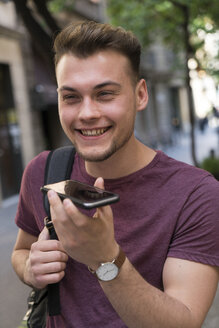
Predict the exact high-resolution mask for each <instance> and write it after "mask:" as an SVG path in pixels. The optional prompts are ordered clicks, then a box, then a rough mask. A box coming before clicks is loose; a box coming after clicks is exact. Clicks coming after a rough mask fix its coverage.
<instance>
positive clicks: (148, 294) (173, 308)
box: [100, 258, 218, 328]
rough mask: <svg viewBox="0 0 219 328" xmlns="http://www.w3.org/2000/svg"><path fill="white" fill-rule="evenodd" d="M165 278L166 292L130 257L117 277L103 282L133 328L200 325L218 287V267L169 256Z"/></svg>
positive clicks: (192, 327) (107, 294)
mask: <svg viewBox="0 0 219 328" xmlns="http://www.w3.org/2000/svg"><path fill="white" fill-rule="evenodd" d="M163 281H164V292H162V291H160V290H158V289H157V288H155V287H153V286H151V285H150V284H149V283H147V282H146V281H145V280H144V279H143V278H142V277H141V276H140V274H139V273H138V272H137V271H136V270H135V269H134V267H133V266H132V264H131V263H130V262H129V261H128V260H126V262H125V263H124V265H123V267H122V270H121V272H120V275H119V276H118V277H117V278H116V279H115V280H112V281H111V282H100V284H101V286H102V288H103V290H104V292H105V294H106V296H107V297H108V299H109V301H110V302H111V304H112V305H113V307H114V309H115V310H116V312H117V313H118V314H119V316H120V317H121V318H122V320H123V321H124V322H125V323H126V325H127V326H128V327H129V328H132V327H133V328H136V327H139V328H140V327H142V328H143V327H148V328H160V327H162V328H188V327H189V328H200V327H201V325H202V323H203V321H204V319H205V316H206V314H207V312H208V310H209V307H210V306H211V304H212V301H213V298H214V296H215V293H216V290H217V284H218V269H217V268H215V267H210V266H207V265H204V264H200V263H195V262H191V261H186V260H180V259H175V258H168V259H167V260H166V263H165V266H164V271H163Z"/></svg>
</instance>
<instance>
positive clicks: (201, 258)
mask: <svg viewBox="0 0 219 328" xmlns="http://www.w3.org/2000/svg"><path fill="white" fill-rule="evenodd" d="M167 257H175V258H179V259H182V260H188V261H194V262H198V263H202V264H207V265H211V266H217V267H219V257H216V256H212V255H209V254H200V253H189V252H185V251H183V252H182V251H171V252H169V253H168V255H167Z"/></svg>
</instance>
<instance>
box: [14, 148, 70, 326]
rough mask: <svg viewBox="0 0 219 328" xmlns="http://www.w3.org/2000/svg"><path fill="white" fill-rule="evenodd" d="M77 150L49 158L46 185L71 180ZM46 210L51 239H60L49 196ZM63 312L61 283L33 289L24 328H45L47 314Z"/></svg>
mask: <svg viewBox="0 0 219 328" xmlns="http://www.w3.org/2000/svg"><path fill="white" fill-rule="evenodd" d="M74 156H75V149H74V147H73V146H66V147H61V148H57V149H55V150H53V151H51V152H50V153H49V155H48V157H47V162H46V167H45V174H44V185H46V184H50V183H55V182H59V181H63V180H68V179H70V175H71V171H72V165H73V163H74ZM43 202H44V208H45V211H46V213H47V217H46V218H45V225H46V226H47V228H48V230H49V234H50V238H51V239H58V238H57V235H56V233H55V229H54V227H53V225H52V222H51V219H50V206H49V201H48V198H47V195H46V194H45V195H44V200H43ZM60 312H61V308H60V299H59V283H56V284H50V285H48V286H47V287H46V288H44V289H41V290H37V289H32V290H31V292H30V294H29V297H28V310H27V313H26V315H25V316H24V319H23V321H22V326H20V327H25V325H26V327H28V328H45V327H46V319H47V314H49V316H54V315H59V314H60Z"/></svg>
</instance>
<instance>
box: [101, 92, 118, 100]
mask: <svg viewBox="0 0 219 328" xmlns="http://www.w3.org/2000/svg"><path fill="white" fill-rule="evenodd" d="M114 96H115V92H114V91H101V92H99V93H98V98H100V99H103V100H109V99H112V98H113V97H114Z"/></svg>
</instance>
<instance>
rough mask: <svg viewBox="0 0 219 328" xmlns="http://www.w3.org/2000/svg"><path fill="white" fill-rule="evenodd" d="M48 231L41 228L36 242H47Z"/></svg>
mask: <svg viewBox="0 0 219 328" xmlns="http://www.w3.org/2000/svg"><path fill="white" fill-rule="evenodd" d="M49 239H50V238H49V231H48V229H47V228H46V227H44V228H43V230H42V231H41V233H40V234H39V237H38V240H49Z"/></svg>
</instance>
